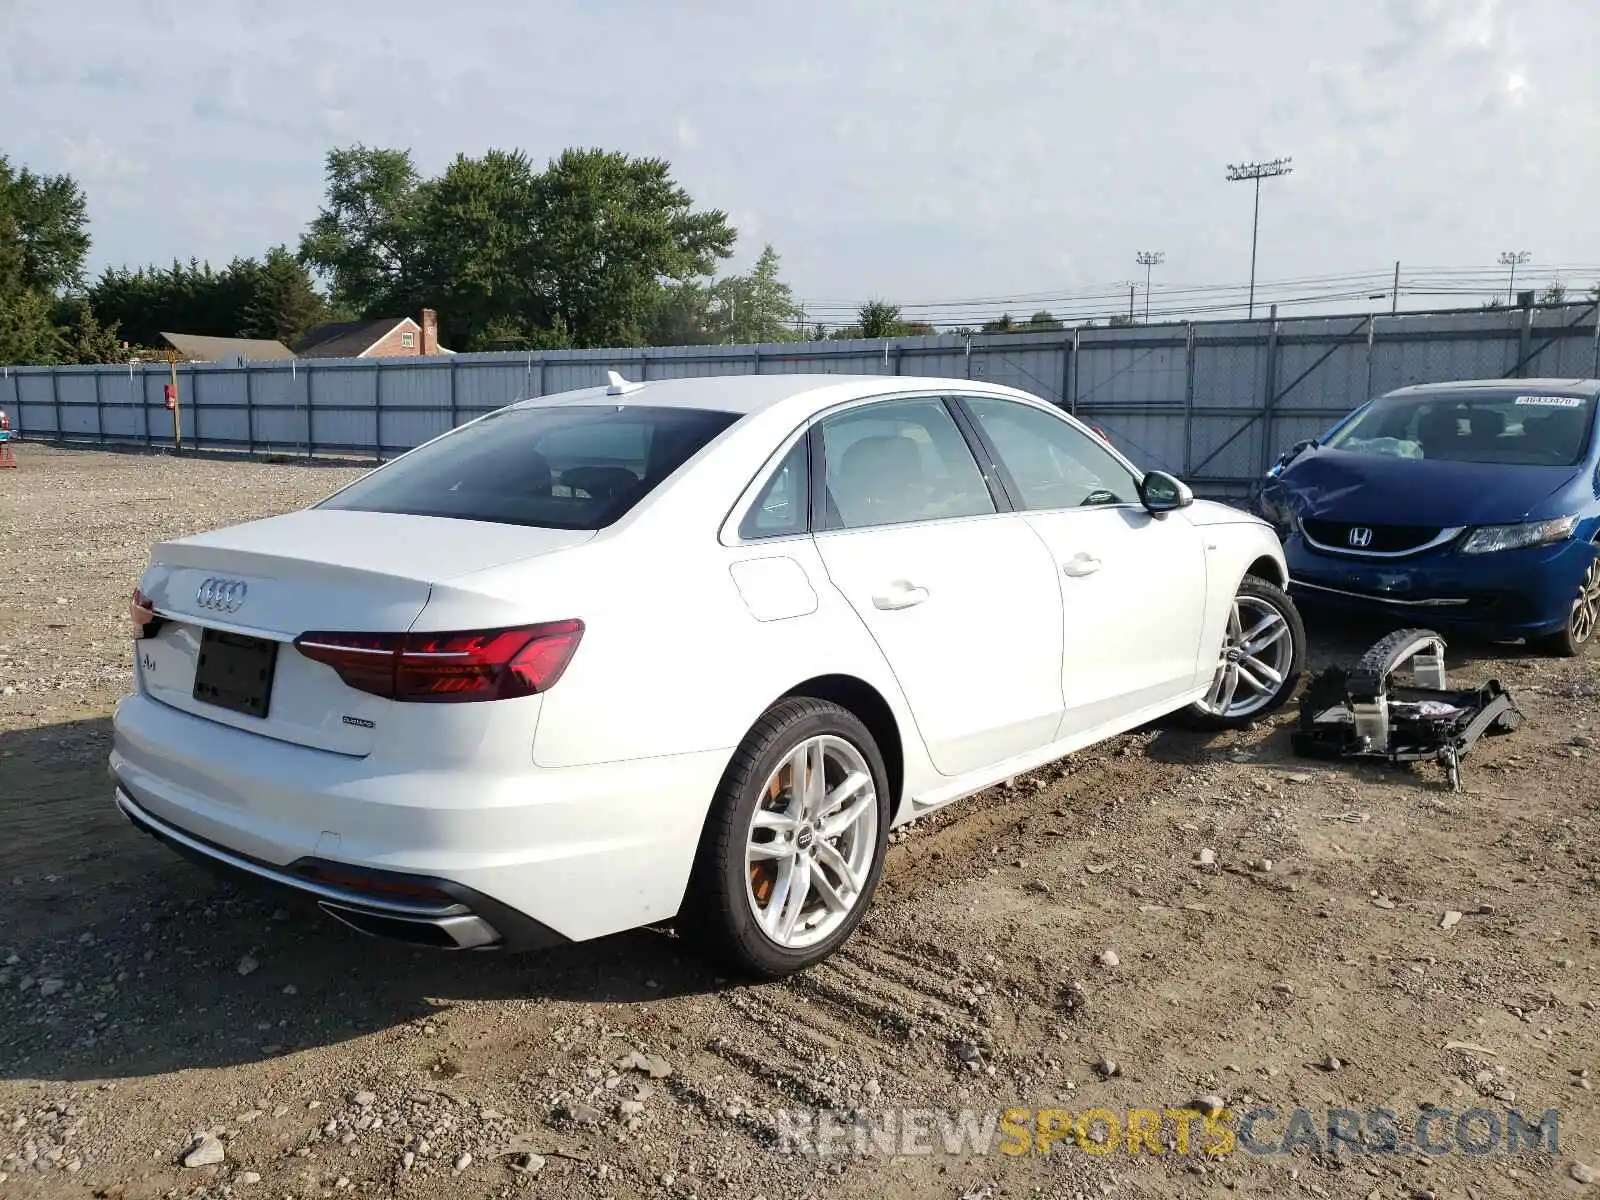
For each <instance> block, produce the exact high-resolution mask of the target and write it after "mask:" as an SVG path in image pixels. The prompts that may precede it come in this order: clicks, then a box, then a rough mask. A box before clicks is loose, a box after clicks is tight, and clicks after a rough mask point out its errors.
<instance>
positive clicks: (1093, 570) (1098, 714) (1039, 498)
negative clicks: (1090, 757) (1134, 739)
mask: <svg viewBox="0 0 1600 1200" xmlns="http://www.w3.org/2000/svg"><path fill="white" fill-rule="evenodd" d="M961 403H962V407H963V409H964V411H965V412H966V413H967V414H969V416H970V419H971V421H972V422H973V424H974V426H975V427H976V429H977V430H978V432H979V434H980V436H981V437H982V439H983V441H984V442H985V444H986V446H987V447H988V449H989V451H990V452H991V453H992V455H993V456H994V458H995V461H996V465H997V467H998V468H999V475H1000V479H1001V481H1002V483H1003V484H1004V486H1005V488H1006V490H1007V492H1008V494H1009V496H1010V498H1011V501H1012V503H1013V504H1014V505H1015V507H1016V508H1017V509H1018V510H1019V511H1020V512H1021V513H1023V514H1024V519H1025V520H1026V521H1027V523H1028V525H1029V526H1030V527H1031V528H1032V529H1033V530H1035V531H1036V532H1037V534H1038V535H1039V537H1040V538H1041V539H1042V540H1043V541H1044V543H1045V545H1046V546H1047V547H1048V548H1049V551H1050V557H1051V563H1052V566H1053V568H1054V569H1055V571H1056V572H1057V574H1058V576H1059V578H1060V581H1061V588H1062V615H1063V620H1064V623H1065V624H1064V630H1063V647H1064V652H1063V656H1062V679H1061V684H1062V694H1063V698H1064V702H1065V706H1066V708H1065V713H1064V716H1063V720H1062V724H1061V728H1060V732H1059V736H1061V737H1070V736H1071V735H1073V734H1075V733H1081V732H1083V731H1085V730H1089V729H1094V728H1098V727H1099V726H1102V725H1105V724H1106V723H1108V722H1113V721H1116V720H1118V719H1120V718H1125V717H1128V716H1130V715H1131V714H1135V713H1139V712H1142V711H1144V710H1147V709H1149V708H1151V707H1153V706H1157V705H1160V704H1163V703H1166V702H1168V701H1171V700H1173V699H1174V698H1175V697H1178V696H1181V695H1182V694H1183V693H1184V692H1186V691H1189V690H1190V689H1192V688H1193V687H1194V686H1195V685H1196V681H1197V673H1198V668H1199V660H1198V655H1199V650H1200V635H1201V630H1202V627H1203V625H1204V620H1205V598H1206V561H1205V549H1204V541H1203V538H1202V537H1201V534H1200V531H1199V530H1198V529H1196V528H1195V527H1194V526H1193V525H1192V524H1191V523H1190V522H1189V521H1188V520H1187V519H1186V518H1185V517H1184V516H1183V514H1182V513H1180V512H1172V513H1166V514H1162V515H1160V516H1154V515H1152V514H1151V513H1149V512H1148V511H1147V510H1146V509H1145V507H1144V506H1143V504H1141V503H1140V501H1139V492H1138V484H1137V481H1136V479H1135V477H1134V474H1133V472H1132V471H1131V470H1130V469H1129V468H1128V467H1127V466H1126V465H1125V464H1124V463H1123V462H1122V461H1121V460H1120V459H1119V458H1118V457H1117V456H1116V455H1115V454H1114V453H1112V452H1111V451H1110V450H1109V449H1108V448H1107V447H1106V446H1105V445H1104V444H1103V443H1101V442H1100V441H1099V440H1098V439H1096V438H1094V437H1093V436H1092V435H1091V434H1089V433H1088V432H1086V431H1085V430H1083V429H1081V428H1079V427H1078V426H1077V425H1075V424H1074V423H1072V422H1071V421H1070V420H1068V419H1067V418H1066V417H1065V416H1063V415H1060V414H1058V413H1056V412H1053V411H1051V410H1050V409H1047V408H1045V407H1043V406H1042V405H1033V404H1028V403H1026V402H1023V401H1020V400H1010V399H1006V398H1003V397H997V396H964V397H962V398H961Z"/></svg>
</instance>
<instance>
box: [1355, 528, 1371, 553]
mask: <svg viewBox="0 0 1600 1200" xmlns="http://www.w3.org/2000/svg"><path fill="white" fill-rule="evenodd" d="M1350 544H1351V545H1352V546H1354V547H1355V548H1356V549H1357V550H1360V549H1363V548H1365V547H1367V546H1370V545H1372V530H1370V529H1368V528H1367V527H1366V526H1365V525H1355V526H1352V527H1351V529H1350Z"/></svg>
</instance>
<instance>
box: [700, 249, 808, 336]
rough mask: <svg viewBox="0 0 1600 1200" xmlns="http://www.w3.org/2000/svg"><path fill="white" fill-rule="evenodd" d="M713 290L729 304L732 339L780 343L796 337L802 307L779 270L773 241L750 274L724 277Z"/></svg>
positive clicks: (763, 250)
mask: <svg viewBox="0 0 1600 1200" xmlns="http://www.w3.org/2000/svg"><path fill="white" fill-rule="evenodd" d="M714 290H717V291H718V293H719V298H721V299H722V300H724V302H725V303H726V304H727V306H728V312H729V319H730V326H731V327H730V329H729V336H730V337H731V339H732V340H733V341H735V342H781V341H785V340H788V339H792V338H793V337H794V336H795V332H794V331H795V324H796V322H798V321H799V319H800V309H799V308H798V307H797V306H796V305H795V302H794V292H793V291H791V290H790V288H789V285H788V284H787V283H785V282H784V281H783V278H782V276H780V275H779V273H778V252H777V251H776V250H774V249H773V248H772V245H771V243H768V244H767V245H766V246H764V247H762V250H761V255H760V257H759V258H757V259H756V263H755V266H754V267H752V268H751V269H750V273H749V274H748V275H735V276H733V277H732V278H730V279H725V280H723V281H722V282H721V284H719V285H717V287H716V289H714Z"/></svg>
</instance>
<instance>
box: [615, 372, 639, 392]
mask: <svg viewBox="0 0 1600 1200" xmlns="http://www.w3.org/2000/svg"><path fill="white" fill-rule="evenodd" d="M643 386H644V384H642V383H629V382H628V381H627V380H626V379H624V378H623V377H622V376H621V375H619V374H617V373H616V372H615V371H607V372H606V395H608V396H626V395H627V394H628V393H629V392H637V391H638V390H639V389H640V388H642V387H643Z"/></svg>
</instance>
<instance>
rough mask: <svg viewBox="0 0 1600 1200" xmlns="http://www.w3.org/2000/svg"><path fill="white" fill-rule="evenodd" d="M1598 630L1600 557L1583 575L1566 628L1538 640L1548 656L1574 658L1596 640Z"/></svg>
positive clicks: (1599, 624) (1595, 559) (1599, 623)
mask: <svg viewBox="0 0 1600 1200" xmlns="http://www.w3.org/2000/svg"><path fill="white" fill-rule="evenodd" d="M1597 628H1600V556H1597V557H1596V558H1594V559H1593V560H1592V561H1591V562H1590V563H1589V569H1588V570H1587V571H1585V572H1584V573H1583V579H1582V581H1581V582H1580V583H1579V584H1578V594H1577V596H1575V597H1574V598H1573V601H1572V611H1571V612H1570V613H1569V614H1568V615H1567V625H1566V628H1565V629H1560V630H1557V631H1556V632H1555V633H1552V634H1549V635H1548V636H1546V637H1543V638H1541V639H1539V643H1538V645H1539V646H1540V648H1542V649H1543V650H1544V651H1545V652H1546V653H1549V654H1555V655H1558V656H1559V657H1562V658H1573V657H1575V656H1576V655H1579V654H1582V653H1583V652H1584V650H1585V649H1586V648H1587V647H1588V646H1589V644H1590V643H1591V642H1593V641H1594V636H1595V631H1596V629H1597Z"/></svg>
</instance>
